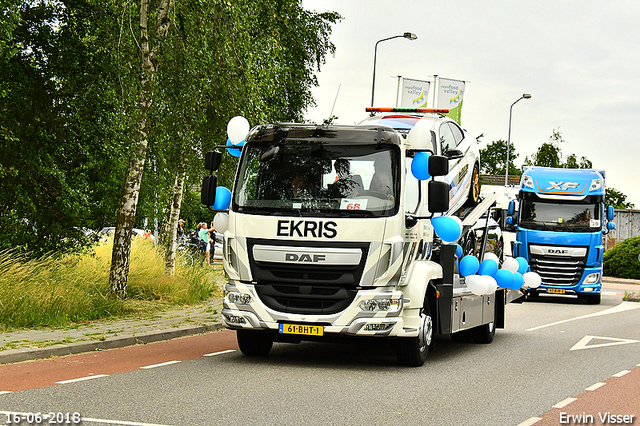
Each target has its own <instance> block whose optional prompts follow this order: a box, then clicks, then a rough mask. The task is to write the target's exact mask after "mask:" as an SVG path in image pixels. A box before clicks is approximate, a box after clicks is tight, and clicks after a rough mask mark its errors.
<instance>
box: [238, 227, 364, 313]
mask: <svg viewBox="0 0 640 426" xmlns="http://www.w3.org/2000/svg"><path fill="white" fill-rule="evenodd" d="M255 245H261V246H263V247H264V246H286V247H302V248H308V247H313V248H316V249H318V250H319V251H322V248H327V249H332V248H333V249H335V248H343V249H359V250H360V251H361V253H362V255H361V258H360V259H361V260H360V263H359V264H353V265H318V264H304V263H300V264H291V263H278V262H268V261H258V260H256V259H255V258H254V256H253V247H254V246H255ZM247 246H248V253H249V262H250V265H251V274H252V276H253V280H254V282H255V289H256V292H257V293H258V296H259V297H260V300H261V301H262V302H263V303H264V304H265V305H267V306H268V307H269V308H271V309H274V310H276V311H278V312H283V313H295V314H310V315H329V314H335V313H337V312H340V311H342V310H344V309H345V308H347V307H348V306H349V305H350V304H351V302H352V301H353V299H354V298H355V297H356V293H357V290H356V287H358V286H361V285H362V284H361V283H360V280H361V278H362V274H363V272H364V266H365V263H366V260H367V253H368V251H369V244H368V243H344V242H337V243H324V242H321V243H319V242H315V243H312V242H307V241H304V242H298V241H281V240H260V239H252V238H248V239H247Z"/></svg>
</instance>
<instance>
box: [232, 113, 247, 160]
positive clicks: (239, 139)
mask: <svg viewBox="0 0 640 426" xmlns="http://www.w3.org/2000/svg"><path fill="white" fill-rule="evenodd" d="M249 129H250V126H249V122H248V121H247V119H246V118H244V117H242V116H241V115H237V116H235V117H233V118H232V119H231V120H229V123H228V124H227V136H229V139H227V146H228V147H229V148H227V151H228V152H229V154H231V155H233V156H234V157H240V154H241V152H242V147H243V146H244V140H245V139H246V137H247V133H249ZM231 147H237V148H231Z"/></svg>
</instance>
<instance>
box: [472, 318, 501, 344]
mask: <svg viewBox="0 0 640 426" xmlns="http://www.w3.org/2000/svg"><path fill="white" fill-rule="evenodd" d="M470 331H471V338H472V339H473V341H474V342H475V343H485V344H486V343H491V342H493V338H494V337H495V335H496V326H495V323H494V322H493V321H491V322H490V323H489V324H483V325H479V326H478V327H474V328H472V329H471V330H470Z"/></svg>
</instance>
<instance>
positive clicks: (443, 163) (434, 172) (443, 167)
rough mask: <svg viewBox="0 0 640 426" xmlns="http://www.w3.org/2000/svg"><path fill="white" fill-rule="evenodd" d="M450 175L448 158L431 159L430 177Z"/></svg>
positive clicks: (436, 157) (433, 157)
mask: <svg viewBox="0 0 640 426" xmlns="http://www.w3.org/2000/svg"><path fill="white" fill-rule="evenodd" d="M448 173H449V159H448V158H447V157H444V156H442V155H432V156H430V157H429V175H431V176H446V175H447V174H448ZM448 198H449V196H448V195H447V199H448ZM429 210H431V209H429ZM431 211H433V210H431Z"/></svg>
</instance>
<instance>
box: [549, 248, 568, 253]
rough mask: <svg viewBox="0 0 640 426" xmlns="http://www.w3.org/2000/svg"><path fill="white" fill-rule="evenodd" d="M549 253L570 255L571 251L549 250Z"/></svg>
mask: <svg viewBox="0 0 640 426" xmlns="http://www.w3.org/2000/svg"><path fill="white" fill-rule="evenodd" d="M547 253H549V254H568V253H569V250H564V249H547Z"/></svg>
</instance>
